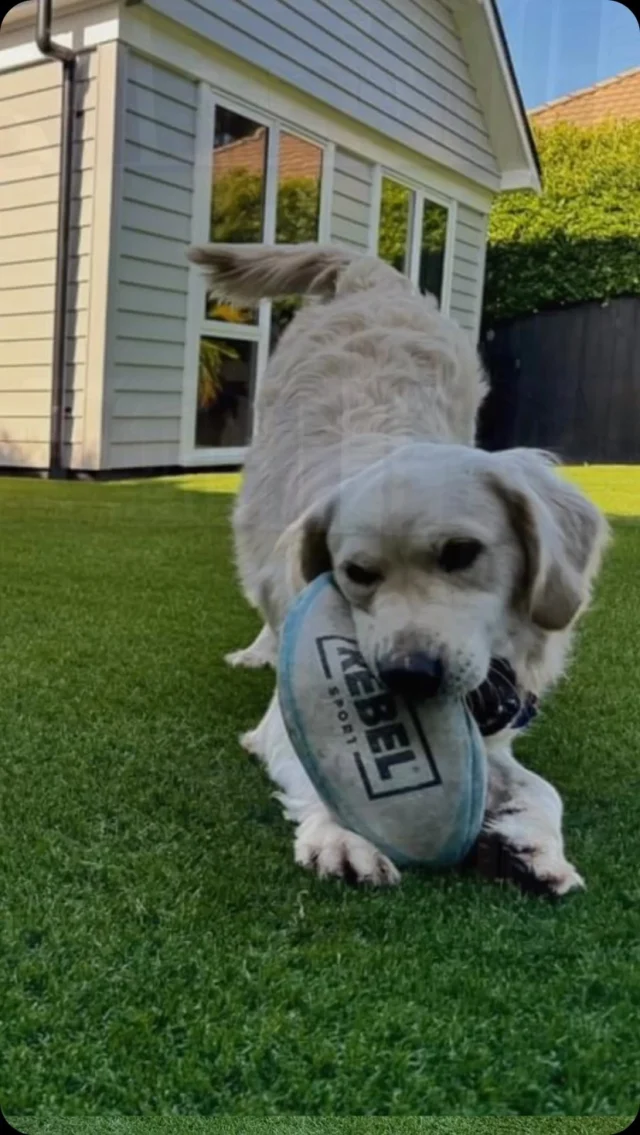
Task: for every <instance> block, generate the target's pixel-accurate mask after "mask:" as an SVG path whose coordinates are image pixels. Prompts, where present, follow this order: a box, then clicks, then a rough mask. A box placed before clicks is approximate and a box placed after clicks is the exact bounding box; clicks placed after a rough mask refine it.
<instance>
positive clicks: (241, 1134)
mask: <svg viewBox="0 0 640 1135" xmlns="http://www.w3.org/2000/svg"><path fill="white" fill-rule="evenodd" d="M630 1121H631V1117H628V1118H627V1119H622V1118H618V1119H615V1118H611V1119H590V1118H584V1117H581V1118H579V1119H537V1118H536V1119H532V1118H529V1119H506V1120H505V1119H493V1118H492V1119H488V1120H487V1119H485V1120H482V1119H307V1118H295V1119H284V1120H279V1119H262V1120H260V1119H240V1120H237V1119H235V1120H234V1119H229V1118H225V1119H209V1120H207V1119H177V1118H174V1119H98V1120H82V1119H80V1120H78V1119H76V1120H73V1119H67V1120H64V1119H63V1120H60V1119H56V1120H51V1121H47V1120H41V1121H38V1120H32V1121H29V1120H26V1122H25V1125H24V1135H618V1133H619V1132H622V1131H624V1129H625V1128H626V1127H627V1126H628V1124H629V1123H630ZM16 1123H17V1124H18V1125H20V1126H21V1129H22V1125H21V1124H20V1123H19V1121H16Z"/></svg>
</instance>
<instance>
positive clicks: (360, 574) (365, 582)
mask: <svg viewBox="0 0 640 1135" xmlns="http://www.w3.org/2000/svg"><path fill="white" fill-rule="evenodd" d="M344 570H345V575H346V576H347V579H350V580H351V582H352V583H356V584H357V585H358V587H373V585H374V584H375V583H378V582H379V581H380V579H381V575H380V572H379V571H374V570H373V569H372V568H363V567H360V564H347V565H346V567H345V569H344Z"/></svg>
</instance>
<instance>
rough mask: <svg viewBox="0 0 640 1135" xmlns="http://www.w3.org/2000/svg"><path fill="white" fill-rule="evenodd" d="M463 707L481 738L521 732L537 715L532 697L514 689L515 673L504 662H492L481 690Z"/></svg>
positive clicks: (535, 701)
mask: <svg viewBox="0 0 640 1135" xmlns="http://www.w3.org/2000/svg"><path fill="white" fill-rule="evenodd" d="M467 705H468V707H469V709H470V710H471V713H472V714H473V716H474V717H475V719H476V723H477V725H478V728H479V730H480V732H481V734H482V736H483V737H493V736H494V735H495V734H496V733H501V732H502V730H503V729H524V728H525V727H526V726H527V725H528V724H529V722H530V721H532V719H533V718H534V717H535V716H536V714H537V712H538V699H537V697H536V696H535V694H532V693H529V692H527V691H523V690H521V689H520V688H519V687H518V680H517V678H516V674H515V671H514V669H513V667H512V666H511V665H510V663H509V662H507V661H506V659H504V658H494V659H493V660H492V662H491V665H490V667H489V673H488V674H487V677H486V679H485V681H484V682H483V683H482V685H481V686H478V688H477V690H474V691H473V693H471V694H469V695H468V697H467Z"/></svg>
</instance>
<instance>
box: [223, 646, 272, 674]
mask: <svg viewBox="0 0 640 1135" xmlns="http://www.w3.org/2000/svg"><path fill="white" fill-rule="evenodd" d="M224 660H225V662H226V664H227V666H231V667H232V668H233V669H234V670H239V669H244V670H261V669H262V668H263V667H265V666H272V665H273V659H272V658H271V657H270V656H269V655H268V654H267V653H266V651H262V650H256V649H254V648H253V647H251V646H247V647H245V648H244V649H243V650H232V651H231V653H230V654H225V656H224Z"/></svg>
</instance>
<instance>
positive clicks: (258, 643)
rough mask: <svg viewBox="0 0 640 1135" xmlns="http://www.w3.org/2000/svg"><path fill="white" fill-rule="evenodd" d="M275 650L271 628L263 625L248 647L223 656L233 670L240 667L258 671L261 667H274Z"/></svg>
mask: <svg viewBox="0 0 640 1135" xmlns="http://www.w3.org/2000/svg"><path fill="white" fill-rule="evenodd" d="M277 650H278V648H277V642H276V638H275V635H274V634H273V631H272V630H271V628H270V627H268V626H266V625H265V626H264V627H263V628H262V630H261V631H260V634H259V635H258V636H257V637H256V638H255V639H254V640H253V642H252V643H251V645H250V646H245V647H244V649H243V650H233V651H232V652H231V654H225V656H224V660H225V662H226V663H227V665H228V666H232V667H233V668H234V669H237V668H238V667H240V666H242V667H244V668H245V669H247V670H260V669H262V667H263V666H275V664H276V656H277Z"/></svg>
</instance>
